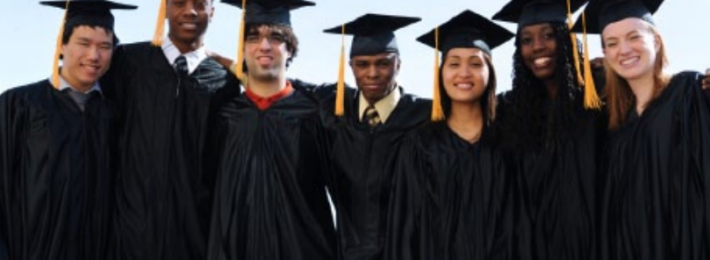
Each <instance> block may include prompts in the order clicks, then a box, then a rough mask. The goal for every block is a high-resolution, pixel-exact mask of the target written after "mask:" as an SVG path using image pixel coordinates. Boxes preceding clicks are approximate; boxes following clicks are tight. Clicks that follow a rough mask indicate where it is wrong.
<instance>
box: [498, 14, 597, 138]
mask: <svg viewBox="0 0 710 260" xmlns="http://www.w3.org/2000/svg"><path fill="white" fill-rule="evenodd" d="M550 24H551V25H552V27H553V30H554V37H555V39H556V42H557V43H558V44H557V50H556V52H557V53H558V55H557V61H556V65H555V66H556V67H555V74H556V75H555V77H556V78H557V80H558V84H557V87H558V89H557V96H556V97H555V98H554V99H553V100H550V98H549V94H548V92H547V88H546V87H545V84H544V83H543V81H542V80H540V79H538V78H536V77H535V75H534V74H533V72H532V71H531V70H530V68H528V67H527V66H526V65H525V63H524V61H523V57H522V53H521V49H522V48H521V42H520V37H519V36H518V37H516V39H515V46H516V51H515V54H513V72H512V76H513V89H512V90H511V91H509V92H508V93H505V94H503V95H502V96H501V101H500V103H501V106H500V107H499V110H500V111H501V112H500V114H501V118H500V119H501V121H502V122H501V123H500V126H501V127H502V129H501V130H502V131H504V132H508V133H511V134H508V135H506V139H512V140H506V141H507V142H510V143H511V144H513V145H514V146H516V149H517V148H520V147H521V146H520V145H523V146H522V147H528V148H530V147H533V148H536V147H541V146H544V147H547V148H551V147H552V145H551V144H552V143H554V142H555V141H556V140H558V139H559V138H567V137H570V136H571V135H572V134H573V133H574V132H576V131H577V127H578V125H579V124H578V122H579V120H580V118H581V117H583V116H584V113H585V112H584V109H583V100H584V98H583V97H584V93H583V90H582V88H581V87H580V85H579V81H578V80H577V72H576V68H575V65H574V56H573V55H574V54H573V51H577V52H578V53H579V55H580V56H579V57H582V56H581V46H580V45H579V44H578V45H577V46H573V44H572V39H571V37H570V31H569V29H568V28H567V25H566V24H564V23H550ZM518 32H520V28H519V29H518ZM518 35H519V34H518ZM578 42H579V41H578ZM559 54H562V55H559ZM580 66H581V64H580Z"/></svg>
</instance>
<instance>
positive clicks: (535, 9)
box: [493, 0, 587, 28]
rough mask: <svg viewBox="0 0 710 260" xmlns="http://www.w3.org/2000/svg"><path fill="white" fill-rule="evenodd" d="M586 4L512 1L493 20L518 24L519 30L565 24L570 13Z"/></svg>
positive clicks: (571, 0) (577, 0) (576, 1)
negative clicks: (549, 24)
mask: <svg viewBox="0 0 710 260" xmlns="http://www.w3.org/2000/svg"><path fill="white" fill-rule="evenodd" d="M568 1H569V6H568V3H567V2H568ZM586 2H587V0H512V1H510V2H509V3H508V4H506V5H505V6H504V7H503V8H502V9H501V10H500V11H498V13H496V14H495V15H493V20H498V21H505V22H511V23H517V24H518V28H522V27H524V26H527V25H532V24H539V23H549V22H560V23H565V22H566V21H567V18H568V17H569V16H568V11H569V13H573V12H574V11H576V10H577V9H579V8H580V7H582V5H584V3H586Z"/></svg>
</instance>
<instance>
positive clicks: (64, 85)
mask: <svg viewBox="0 0 710 260" xmlns="http://www.w3.org/2000/svg"><path fill="white" fill-rule="evenodd" d="M48 80H49V81H50V82H51V81H52V78H51V77H50V78H49V79H48ZM58 89H59V91H64V90H65V89H71V90H72V91H76V92H79V91H78V90H76V88H74V87H73V86H72V85H69V82H67V81H66V80H64V77H62V76H61V75H60V76H59V88H58ZM94 91H98V92H99V94H103V92H101V85H100V84H99V81H98V80H97V81H96V82H94V85H93V86H91V88H90V89H89V90H88V91H86V92H84V94H89V93H91V92H94Z"/></svg>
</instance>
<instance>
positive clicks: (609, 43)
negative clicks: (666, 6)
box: [602, 18, 660, 80]
mask: <svg viewBox="0 0 710 260" xmlns="http://www.w3.org/2000/svg"><path fill="white" fill-rule="evenodd" d="M649 26H650V25H649V24H647V23H646V22H644V21H642V20H641V19H638V18H627V19H624V20H621V21H618V22H615V23H611V24H609V25H607V26H606V27H605V28H604V30H603V31H602V39H603V41H604V59H605V60H606V62H607V63H608V64H609V66H610V67H611V69H612V70H614V72H616V74H619V76H620V77H622V78H624V79H626V80H634V79H640V78H647V77H652V76H653V69H654V64H655V62H656V53H657V52H658V50H659V49H660V37H659V36H658V35H656V34H654V33H653V32H652V31H651V29H650V28H649Z"/></svg>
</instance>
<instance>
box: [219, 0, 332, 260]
mask: <svg viewBox="0 0 710 260" xmlns="http://www.w3.org/2000/svg"><path fill="white" fill-rule="evenodd" d="M226 3H229V4H233V5H236V6H238V7H240V8H246V10H245V17H244V21H243V24H244V26H243V27H242V28H244V30H243V31H240V32H239V33H241V34H243V35H242V37H243V38H244V40H243V44H240V46H239V47H240V48H242V50H240V52H243V54H240V55H238V56H239V58H238V59H237V62H238V63H237V64H243V65H245V67H244V69H243V70H240V69H237V71H243V72H244V73H245V74H244V75H245V76H244V78H245V81H244V82H245V84H244V87H245V89H246V92H245V93H244V95H241V96H238V97H235V98H232V99H230V100H229V101H228V102H227V103H226V104H225V106H224V108H223V109H222V110H221V112H220V114H219V118H218V121H219V126H218V127H217V130H218V131H217V133H216V134H215V136H216V143H217V144H220V145H221V147H220V149H219V150H218V151H219V156H218V157H216V158H217V159H218V161H217V162H216V163H215V164H216V165H217V166H218V171H217V179H216V183H217V186H216V188H215V200H214V208H213V211H212V212H213V213H212V223H211V230H210V242H209V249H208V251H209V253H208V259H212V260H226V259H233V260H237V259H239V260H261V259H292V260H330V259H334V258H335V231H334V226H333V221H332V215H331V212H330V207H329V205H328V200H327V196H326V190H325V172H326V171H327V170H328V168H329V166H328V160H327V157H326V149H325V148H326V147H327V146H326V135H325V133H324V129H323V127H322V125H321V121H320V110H319V108H320V107H319V103H318V100H317V99H316V98H315V97H314V95H313V93H312V92H310V90H307V89H306V87H307V86H306V85H305V84H304V83H302V82H299V81H296V80H288V79H287V78H286V69H287V67H288V66H289V64H290V63H291V61H292V60H293V58H294V57H295V56H296V53H297V52H298V39H297V38H296V35H295V33H294V31H293V27H292V25H291V21H290V10H292V9H295V8H299V7H302V6H310V5H314V4H313V3H312V2H308V1H301V0H248V1H246V5H244V2H242V1H228V2H226ZM237 67H238V68H239V67H241V65H237Z"/></svg>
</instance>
